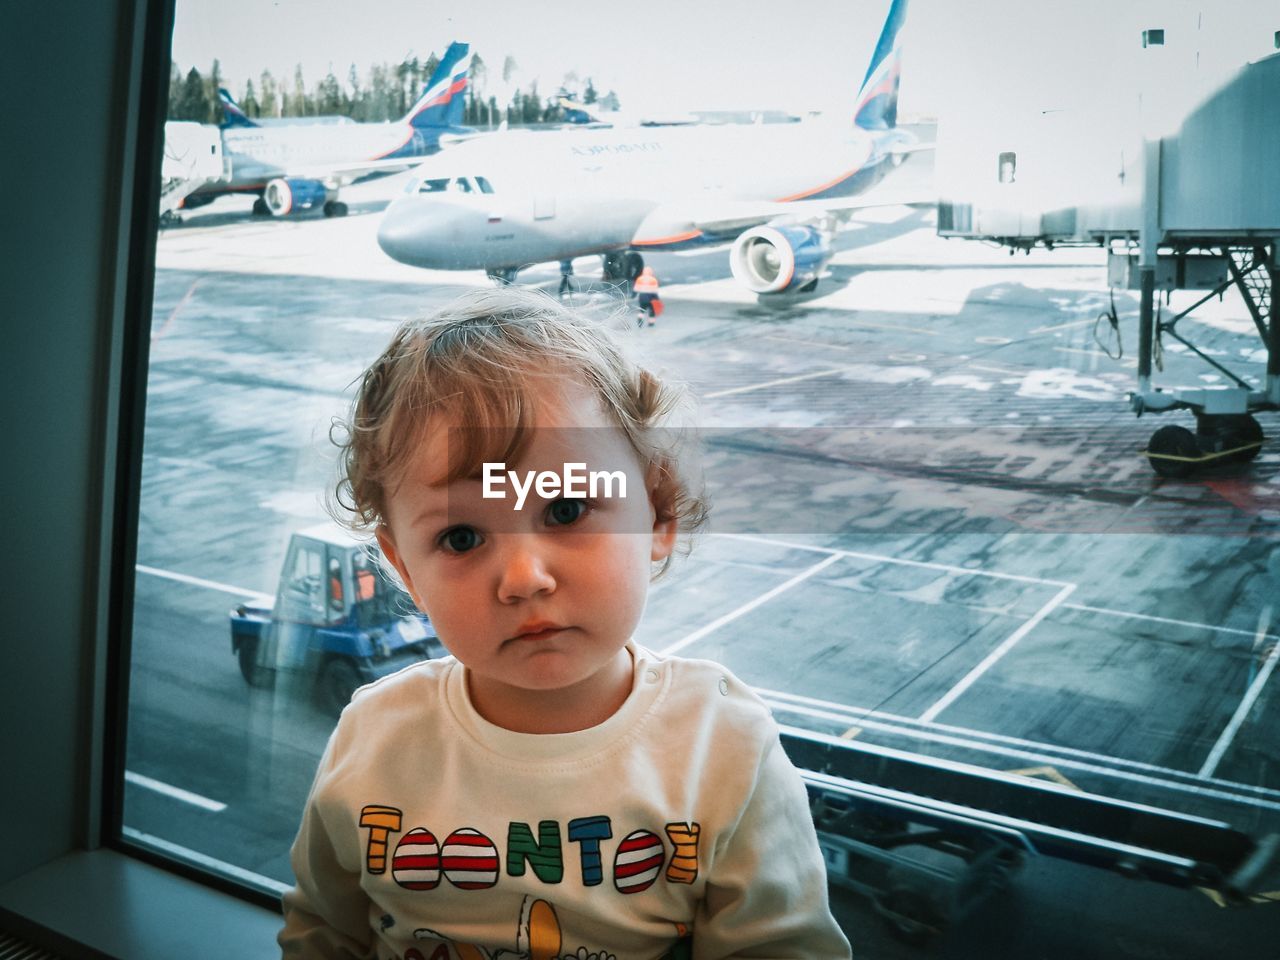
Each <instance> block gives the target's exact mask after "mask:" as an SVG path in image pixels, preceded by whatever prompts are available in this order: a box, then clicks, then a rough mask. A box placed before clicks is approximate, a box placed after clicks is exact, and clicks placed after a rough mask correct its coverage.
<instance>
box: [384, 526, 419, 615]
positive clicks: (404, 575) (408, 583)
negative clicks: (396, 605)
mask: <svg viewBox="0 0 1280 960" xmlns="http://www.w3.org/2000/svg"><path fill="white" fill-rule="evenodd" d="M374 535H375V536H377V538H378V546H379V547H380V548H381V550H382V555H383V556H384V557H386V558H387V560H388V561H389V562H390V563H391V566H393V567H395V568H396V573H398V574H400V580H401V582H402V583H403V584H404V586H405V589H406V590H408V591H409V596H411V597H412V598H413V602H414V605H415V606H417V608H418V609H419V610H422V598H421V597H419V596H418V591H417V589H415V588H414V585H413V579H412V578H411V577H410V576H409V571H408V569H407V568H406V567H405V565H404V560H402V559H401V558H400V553H399V551H397V550H396V544H395V541H394V540H392V539H391V531H390V529H388V527H387V525H386V524H385V523H380V524H378V529H377V530H376V531H374Z"/></svg>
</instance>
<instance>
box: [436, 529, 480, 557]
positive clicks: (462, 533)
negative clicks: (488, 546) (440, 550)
mask: <svg viewBox="0 0 1280 960" xmlns="http://www.w3.org/2000/svg"><path fill="white" fill-rule="evenodd" d="M440 545H441V546H442V547H444V548H445V549H446V550H448V551H449V552H450V553H466V552H467V551H468V550H474V549H475V548H476V547H478V546H480V534H478V533H476V532H475V530H473V529H472V528H471V527H451V528H450V529H448V530H446V531H445V532H444V533H442V534H441V535H440Z"/></svg>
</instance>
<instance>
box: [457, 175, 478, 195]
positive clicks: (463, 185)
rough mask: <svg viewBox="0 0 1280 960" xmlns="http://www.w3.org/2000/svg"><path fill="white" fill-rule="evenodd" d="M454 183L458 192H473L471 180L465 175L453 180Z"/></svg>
mask: <svg viewBox="0 0 1280 960" xmlns="http://www.w3.org/2000/svg"><path fill="white" fill-rule="evenodd" d="M455 183H456V184H457V188H458V192H459V193H474V192H475V191H474V190H473V188H472V186H471V181H470V180H468V179H467V178H466V177H459V178H458V179H457V180H456V181H455Z"/></svg>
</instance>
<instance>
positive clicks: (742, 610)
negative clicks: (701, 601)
mask: <svg viewBox="0 0 1280 960" xmlns="http://www.w3.org/2000/svg"><path fill="white" fill-rule="evenodd" d="M839 559H840V558H839V557H838V556H835V555H832V556H830V557H827V559H825V560H823V561H821V562H820V563H815V564H814V565H813V566H812V567H809V568H808V569H807V570H803V571H801V572H800V573H798V574H796V575H795V576H794V577H792V578H791V579H790V580H788V581H787V582H786V583H780V584H778V585H777V586H776V587H774V588H773V589H772V590H768V591H766V592H765V593H762V594H760V596H758V597H756V598H755V599H754V600H752V601H750V602H749V603H744V604H743V605H742V606H740V607H738V608H737V609H736V610H730V611H729V612H728V613H726V614H725V615H724V616H723V617H720V618H718V619H716V620H713V621H711V622H710V623H709V624H707V625H706V626H705V627H699V628H698V629H697V630H695V631H693V633H691V634H689V635H688V636H687V637H682V638H681V639H679V640H677V641H676V642H675V643H673V644H671V646H669V647H667V648H666V649H664V650H662V651H661V653H663V654H664V655H666V654H671V653H675V652H676V651H677V650H683V649H684V648H685V647H687V646H688V645H689V644H691V643H694V642H696V641H698V640H701V639H702V638H703V637H705V636H706V635H707V634H709V633H711V632H712V631H713V630H718V629H720V628H721V627H723V626H724V625H725V624H726V623H729V622H730V621H731V620H736V619H738V617H741V616H742V615H743V614H747V613H750V612H751V611H752V610H754V609H755V608H756V607H758V606H761V605H762V604H765V603H768V602H769V601H770V600H772V599H773V598H774V597H776V596H778V595H779V594H781V593H785V592H786V591H788V590H790V589H791V588H792V587H794V586H795V585H796V584H797V583H800V582H801V581H803V580H808V579H809V578H810V577H812V576H813V575H814V574H815V573H818V572H819V571H821V570H825V569H826V568H827V567H829V566H831V564H833V563H835V562H836V561H837V560H839Z"/></svg>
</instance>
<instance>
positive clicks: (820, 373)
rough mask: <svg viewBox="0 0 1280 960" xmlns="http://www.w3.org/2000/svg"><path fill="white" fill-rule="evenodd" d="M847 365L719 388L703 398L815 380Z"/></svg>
mask: <svg viewBox="0 0 1280 960" xmlns="http://www.w3.org/2000/svg"><path fill="white" fill-rule="evenodd" d="M847 369H848V368H847V367H833V368H832V369H830V370H815V371H814V372H813V373H801V374H798V375H797V376H794V377H783V378H782V379H781V380H768V381H766V382H764V383H755V384H752V385H751V386H749V387H732V388H730V389H728V390H717V391H715V392H714V393H704V394H703V395H702V399H704V400H714V399H715V398H716V397H728V396H731V395H732V394H735V393H750V392H751V391H752V390H767V389H768V388H769V387H780V386H782V385H783V384H784V383H799V382H800V381H801V380H813V379H815V378H817V377H830V376H833V375H834V374H837V373H844V372H845V370H847Z"/></svg>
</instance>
